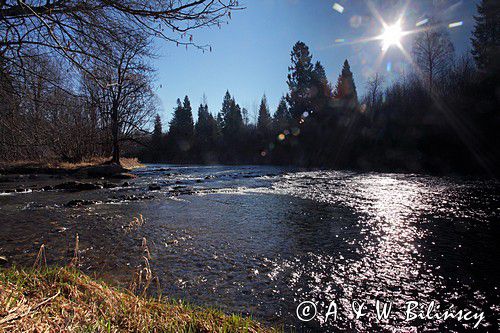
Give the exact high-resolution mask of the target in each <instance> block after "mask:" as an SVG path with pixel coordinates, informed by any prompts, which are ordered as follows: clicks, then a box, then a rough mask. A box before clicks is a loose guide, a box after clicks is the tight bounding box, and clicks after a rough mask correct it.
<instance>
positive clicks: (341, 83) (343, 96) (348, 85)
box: [333, 59, 358, 109]
mask: <svg viewBox="0 0 500 333" xmlns="http://www.w3.org/2000/svg"><path fill="white" fill-rule="evenodd" d="M333 97H334V98H335V99H336V100H338V102H340V103H339V104H340V106H342V107H345V108H348V109H356V108H357V107H358V93H357V91H356V85H355V83H354V78H353V76H352V72H351V66H349V62H348V61H347V59H346V60H345V61H344V67H343V68H342V73H341V74H340V76H339V78H338V80H337V85H336V86H335V92H334V94H333Z"/></svg>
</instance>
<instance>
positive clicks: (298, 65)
mask: <svg viewBox="0 0 500 333" xmlns="http://www.w3.org/2000/svg"><path fill="white" fill-rule="evenodd" d="M290 56H291V61H292V65H291V66H290V67H288V71H289V74H288V80H287V84H288V88H289V89H290V92H289V94H288V95H287V101H288V104H289V105H290V112H291V114H292V116H293V117H294V118H295V119H296V120H299V119H300V117H301V116H302V114H303V113H304V112H306V111H307V112H309V111H311V98H310V95H311V84H312V78H313V65H312V63H311V61H312V55H311V54H310V53H309V48H308V47H307V45H306V44H304V43H303V42H297V43H296V44H295V45H294V46H293V49H292V53H291V55H290Z"/></svg>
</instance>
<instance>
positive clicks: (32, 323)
mask: <svg viewBox="0 0 500 333" xmlns="http://www.w3.org/2000/svg"><path fill="white" fill-rule="evenodd" d="M56 330H57V331H59V330H63V331H71V332H75V331H84V332H87V331H89V332H104V331H105V332H276V330H274V329H270V328H266V327H264V326H263V325H261V324H259V323H257V322H255V321H253V320H252V319H250V318H244V317H242V316H239V315H226V314H224V313H222V312H221V311H218V310H215V309H211V308H201V307H195V306H190V305H186V304H184V303H179V302H174V301H171V300H168V299H165V298H159V299H158V298H147V297H144V296H137V295H134V294H133V293H131V292H130V291H128V290H120V289H117V288H115V287H113V286H110V285H108V284H107V283H105V282H102V281H96V280H93V279H92V278H90V277H89V276H87V275H85V274H83V273H81V272H80V271H78V270H76V269H73V268H67V267H65V268H48V269H42V270H22V269H16V268H9V269H4V270H0V331H6V332H7V331H9V332H28V331H29V332H33V331H56Z"/></svg>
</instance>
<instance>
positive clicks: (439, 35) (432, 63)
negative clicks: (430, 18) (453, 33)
mask: <svg viewBox="0 0 500 333" xmlns="http://www.w3.org/2000/svg"><path fill="white" fill-rule="evenodd" d="M453 52H454V48H453V44H452V43H451V41H450V39H449V37H448V35H447V34H446V33H445V32H443V31H441V30H439V29H438V28H436V27H432V28H428V29H425V30H424V31H422V32H420V33H419V34H418V35H417V37H416V38H415V41H414V44H413V55H414V61H415V64H416V65H417V66H418V68H419V69H420V71H421V72H422V75H423V76H424V77H425V81H426V84H427V85H428V88H429V92H430V93H432V92H433V87H434V84H435V81H436V79H439V78H440V77H442V76H443V74H445V73H446V71H447V70H448V69H449V68H450V66H451V64H452V63H453Z"/></svg>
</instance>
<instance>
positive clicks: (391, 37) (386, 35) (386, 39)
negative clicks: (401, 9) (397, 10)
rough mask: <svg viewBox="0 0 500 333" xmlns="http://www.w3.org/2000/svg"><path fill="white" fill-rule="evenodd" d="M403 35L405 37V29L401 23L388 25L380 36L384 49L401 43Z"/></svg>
mask: <svg viewBox="0 0 500 333" xmlns="http://www.w3.org/2000/svg"><path fill="white" fill-rule="evenodd" d="M401 37H403V30H402V29H401V25H400V24H399V23H396V24H394V25H391V26H386V27H385V30H384V32H383V34H382V35H381V36H380V39H382V49H383V50H387V49H388V48H390V47H391V46H393V45H400V42H401Z"/></svg>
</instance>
